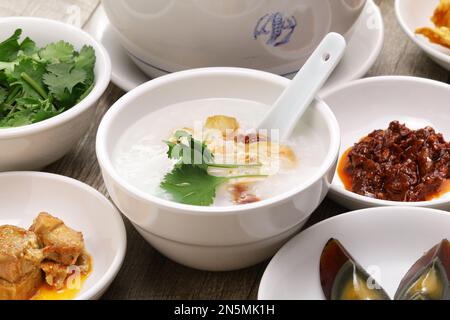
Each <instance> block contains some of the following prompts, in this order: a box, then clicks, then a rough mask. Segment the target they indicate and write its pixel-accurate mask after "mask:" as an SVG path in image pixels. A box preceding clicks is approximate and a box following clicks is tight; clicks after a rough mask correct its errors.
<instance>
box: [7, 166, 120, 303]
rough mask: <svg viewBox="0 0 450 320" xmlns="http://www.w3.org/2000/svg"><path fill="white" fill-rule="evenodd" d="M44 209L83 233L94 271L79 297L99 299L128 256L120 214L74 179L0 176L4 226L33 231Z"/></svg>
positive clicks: (33, 174)
mask: <svg viewBox="0 0 450 320" xmlns="http://www.w3.org/2000/svg"><path fill="white" fill-rule="evenodd" d="M42 211H45V212H48V213H50V214H52V215H54V216H56V217H58V218H60V219H61V220H63V221H64V222H65V223H66V224H67V225H68V226H70V227H72V228H73V229H75V230H77V231H81V232H82V233H83V236H84V240H85V245H86V249H87V251H88V252H89V253H90V254H91V256H92V273H91V274H90V275H89V277H88V278H87V279H86V281H85V282H84V284H83V287H82V288H81V291H80V292H79V294H78V295H77V297H76V298H75V299H77V300H94V299H98V298H100V297H101V295H102V294H103V293H104V292H105V291H106V289H108V287H109V285H110V284H111V283H112V281H113V280H114V278H115V277H116V275H117V273H118V272H119V270H120V267H121V266H122V262H123V259H124V257H125V250H126V241H127V238H126V232H125V226H124V223H123V220H122V217H121V215H120V213H119V212H118V211H117V209H116V208H115V207H114V206H113V205H112V204H111V202H109V201H108V200H107V199H106V198H105V196H103V195H102V194H100V193H99V192H98V191H96V190H95V189H93V188H91V187H89V186H88V185H86V184H84V183H82V182H79V181H77V180H74V179H71V178H67V177H63V176H59V175H55V174H49V173H40V172H8V173H1V174H0V225H5V224H10V225H16V226H19V227H22V228H25V229H28V228H29V227H30V226H31V224H32V223H33V219H34V218H36V216H37V215H38V214H39V213H40V212H42Z"/></svg>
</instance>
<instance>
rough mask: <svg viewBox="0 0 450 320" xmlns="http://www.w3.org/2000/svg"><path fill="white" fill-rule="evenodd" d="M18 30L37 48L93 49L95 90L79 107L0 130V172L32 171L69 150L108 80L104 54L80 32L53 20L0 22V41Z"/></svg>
mask: <svg viewBox="0 0 450 320" xmlns="http://www.w3.org/2000/svg"><path fill="white" fill-rule="evenodd" d="M18 28H21V29H22V30H23V36H24V37H30V38H31V39H33V40H34V41H35V42H36V43H37V45H38V46H41V47H42V46H45V45H47V44H49V43H52V42H57V41H60V40H64V41H67V42H70V43H71V44H73V45H74V46H75V48H76V49H77V50H79V49H81V47H82V46H83V45H90V46H92V47H93V48H94V49H95V54H96V58H97V61H96V66H95V70H94V71H95V86H94V88H93V90H92V91H91V93H90V94H89V95H88V96H87V97H86V98H85V99H83V100H82V101H81V102H80V103H78V104H77V105H75V106H74V107H72V108H71V109H69V110H67V111H65V112H63V113H61V114H59V115H57V116H56V117H53V118H50V119H47V120H44V121H41V122H38V123H34V124H31V125H27V126H23V127H17V128H1V129H0V150H3V152H1V153H0V171H12V170H36V169H42V168H43V167H45V166H46V165H48V164H50V163H52V162H54V161H56V160H58V159H59V158H61V157H62V156H64V155H65V154H66V153H67V152H69V151H70V149H71V148H73V147H74V146H75V145H76V143H77V142H78V140H79V139H80V138H81V137H82V136H83V135H84V134H85V133H86V131H87V130H88V129H89V126H90V125H91V123H92V118H93V115H94V112H95V107H96V106H97V101H98V99H99V98H100V97H101V96H102V94H103V93H104V92H105V90H106V88H107V87H108V84H109V80H110V79H111V62H110V59H109V56H108V53H107V52H106V50H105V49H104V48H103V46H102V45H101V44H99V43H98V42H97V41H96V40H94V38H92V37H91V36H90V35H89V34H88V33H86V32H84V31H83V30H81V29H79V28H76V27H74V26H71V25H68V24H64V23H61V22H58V21H54V20H48V19H41V18H25V17H14V18H2V19H0V39H6V38H8V37H9V36H11V35H12V34H13V33H14V30H16V29H18Z"/></svg>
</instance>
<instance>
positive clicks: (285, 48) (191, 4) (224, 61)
mask: <svg viewBox="0 0 450 320" xmlns="http://www.w3.org/2000/svg"><path fill="white" fill-rule="evenodd" d="M365 3H366V0H320V1H317V0H152V1H148V0H103V5H104V8H105V11H106V13H107V15H108V17H109V19H110V21H111V23H112V25H113V26H114V27H115V29H116V30H117V32H118V34H119V36H120V39H121V42H122V45H123V46H124V47H125V48H126V49H127V51H128V53H129V55H130V56H131V58H132V59H133V60H134V61H135V62H136V64H137V65H138V66H139V67H140V68H141V69H142V70H143V71H145V72H146V73H147V74H148V75H149V76H151V77H155V76H160V75H163V74H166V73H169V72H175V71H180V70H185V69H191V68H199V67H215V66H230V67H246V68H253V69H259V70H265V71H269V72H273V73H276V74H280V75H285V74H290V73H293V72H296V71H298V70H299V68H300V67H301V66H302V65H303V63H304V62H305V61H306V59H307V58H308V57H309V55H310V54H311V53H312V51H313V50H314V49H315V48H316V46H317V45H318V44H319V42H320V40H321V39H322V38H323V37H324V36H325V35H326V34H327V33H328V32H331V31H334V32H338V33H341V34H343V35H345V36H346V37H347V40H348V39H349V38H350V36H351V30H352V27H353V25H354V24H355V22H356V21H357V19H358V18H359V16H360V13H361V11H362V10H363V8H364V5H365Z"/></svg>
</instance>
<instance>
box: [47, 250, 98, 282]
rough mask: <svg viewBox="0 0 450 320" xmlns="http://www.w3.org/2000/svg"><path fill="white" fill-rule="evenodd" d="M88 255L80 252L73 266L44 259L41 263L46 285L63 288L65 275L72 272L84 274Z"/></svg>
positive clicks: (87, 266) (87, 268)
mask: <svg viewBox="0 0 450 320" xmlns="http://www.w3.org/2000/svg"><path fill="white" fill-rule="evenodd" d="M89 260H90V258H89V255H88V254H87V253H86V252H84V253H82V254H81V255H80V256H79V258H78V260H77V262H76V264H75V265H74V266H65V265H62V264H60V263H57V262H54V261H49V260H47V261H44V262H42V263H41V268H42V271H44V273H45V281H46V282H47V284H48V285H50V286H52V287H55V288H56V289H58V290H59V289H63V288H64V286H65V283H66V279H67V277H69V276H70V275H71V274H73V272H77V273H78V274H80V275H81V274H86V273H88V272H89V268H90V267H89Z"/></svg>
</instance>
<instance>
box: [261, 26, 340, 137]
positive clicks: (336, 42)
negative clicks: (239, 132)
mask: <svg viewBox="0 0 450 320" xmlns="http://www.w3.org/2000/svg"><path fill="white" fill-rule="evenodd" d="M345 48H346V41H345V39H344V37H343V36H341V35H340V34H338V33H329V34H328V35H327V36H326V37H325V38H324V39H323V40H322V42H321V43H320V44H319V46H318V47H317V49H316V50H315V51H314V53H313V54H312V55H311V56H310V58H309V59H308V61H307V62H306V63H305V64H304V65H303V67H302V68H301V69H300V71H299V72H298V73H297V75H296V76H295V77H294V79H292V82H291V84H290V85H289V87H288V88H287V89H286V90H285V91H284V92H283V93H282V94H281V96H280V97H279V98H278V100H277V102H276V103H275V105H274V106H273V107H272V109H271V110H270V111H269V113H268V114H267V115H266V118H265V119H264V120H263V121H262V122H261V123H260V125H259V129H265V130H267V131H268V132H270V130H271V129H275V130H277V129H278V130H279V137H280V138H281V140H282V141H283V140H285V139H287V138H289V136H290V135H291V133H292V131H293V130H294V128H295V127H296V125H297V122H298V121H299V119H300V117H301V116H302V115H303V113H304V112H305V111H306V109H307V108H308V107H309V105H310V104H311V103H312V101H313V100H314V98H315V96H316V94H317V92H318V91H319V90H320V89H321V88H322V86H323V85H324V84H325V82H326V80H327V79H328V77H329V76H330V74H331V73H332V72H333V70H334V69H335V68H336V66H337V65H338V63H339V61H340V60H341V58H342V56H343V55H344V52H345Z"/></svg>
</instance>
